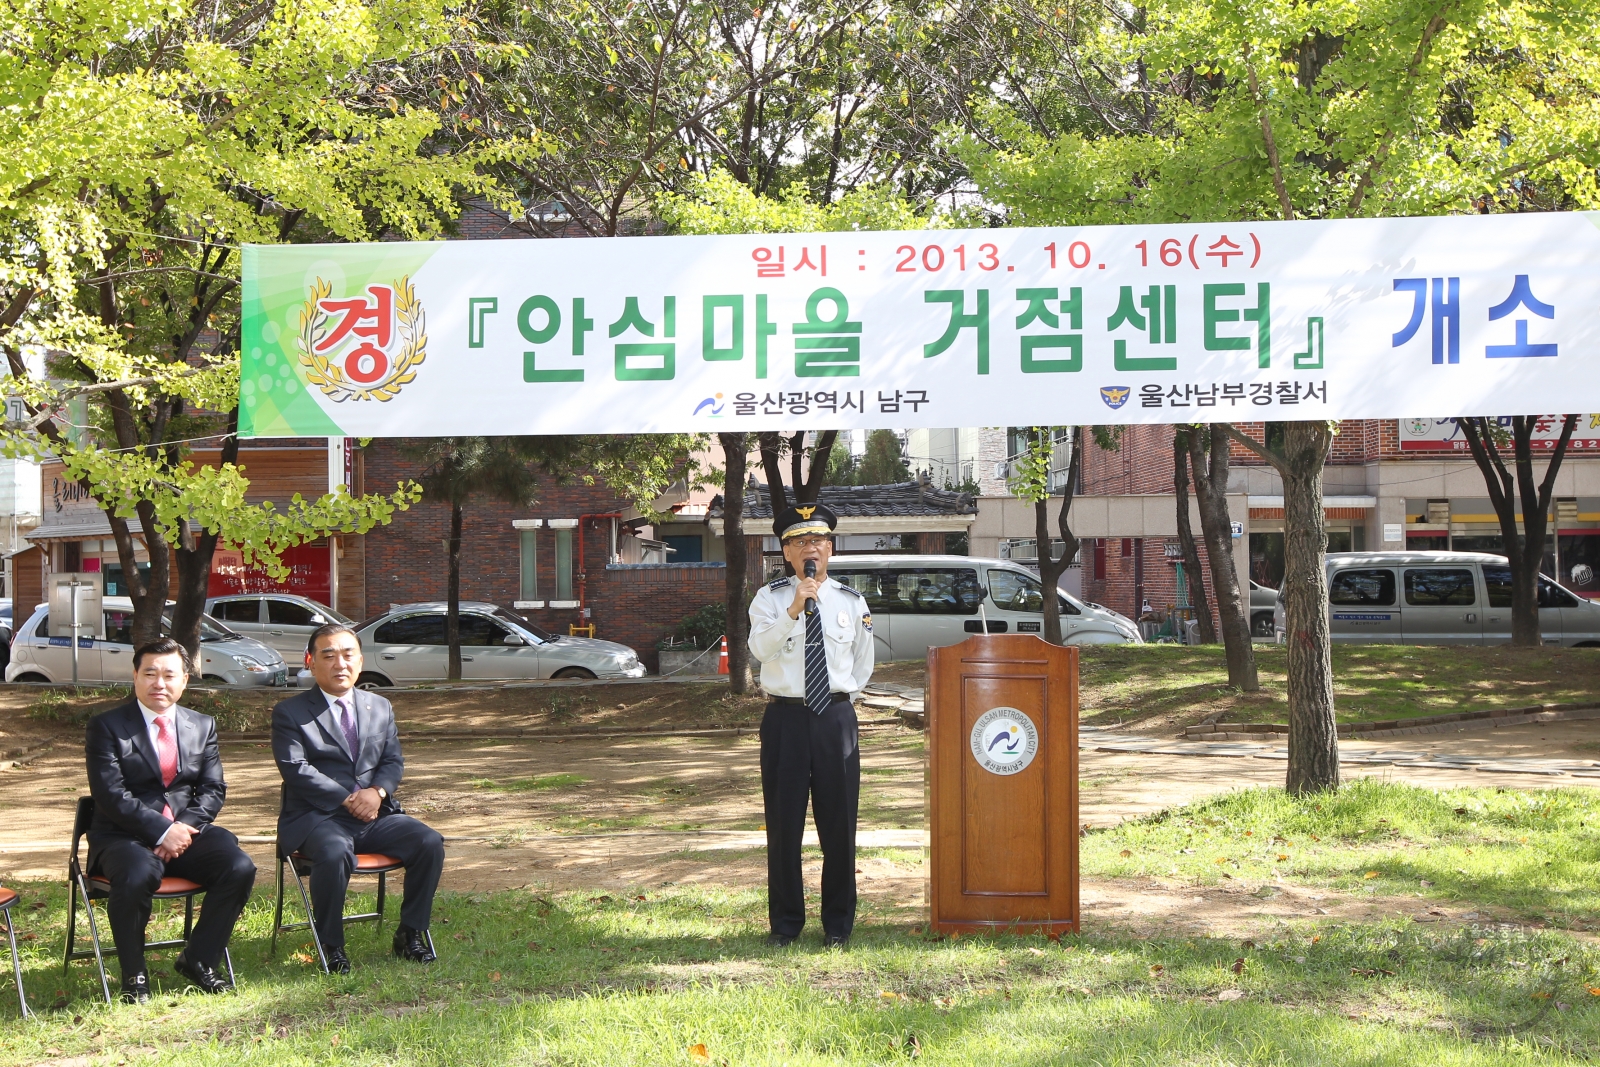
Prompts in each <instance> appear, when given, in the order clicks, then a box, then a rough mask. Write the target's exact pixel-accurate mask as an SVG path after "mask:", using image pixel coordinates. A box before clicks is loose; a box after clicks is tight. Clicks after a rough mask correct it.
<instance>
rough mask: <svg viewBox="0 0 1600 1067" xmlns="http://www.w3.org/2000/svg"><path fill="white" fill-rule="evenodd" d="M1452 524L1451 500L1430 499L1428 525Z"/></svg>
mask: <svg viewBox="0 0 1600 1067" xmlns="http://www.w3.org/2000/svg"><path fill="white" fill-rule="evenodd" d="M1449 524H1450V501H1448V500H1430V501H1428V525H1430V526H1448V525H1449Z"/></svg>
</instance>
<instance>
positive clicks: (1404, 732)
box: [1184, 704, 1600, 741]
mask: <svg viewBox="0 0 1600 1067" xmlns="http://www.w3.org/2000/svg"><path fill="white" fill-rule="evenodd" d="M1595 718H1600V704H1530V705H1528V706H1526V707H1521V708H1499V709H1495V710H1493V711H1465V712H1457V713H1455V714H1452V715H1427V716H1423V717H1421V718H1417V719H1390V720H1387V721H1385V722H1377V723H1347V724H1345V725H1343V726H1340V727H1339V736H1340V737H1341V738H1346V739H1360V738H1363V737H1413V736H1416V735H1418V734H1437V733H1447V732H1450V731H1451V730H1452V729H1454V730H1495V729H1499V728H1500V727H1502V726H1521V725H1524V724H1526V723H1533V722H1567V721H1578V720H1583V719H1595ZM1288 732H1289V727H1288V726H1287V725H1285V724H1283V723H1254V722H1252V723H1228V722H1223V723H1216V724H1214V725H1212V726H1209V727H1207V726H1204V725H1201V726H1189V727H1186V728H1185V729H1184V736H1185V738H1188V739H1194V740H1206V741H1260V740H1265V738H1267V737H1272V736H1275V735H1280V734H1287V733H1288Z"/></svg>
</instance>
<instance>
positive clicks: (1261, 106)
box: [958, 0, 1600, 792]
mask: <svg viewBox="0 0 1600 1067" xmlns="http://www.w3.org/2000/svg"><path fill="white" fill-rule="evenodd" d="M1006 13H1007V15H1008V17H1010V18H1011V19H1013V21H1014V22H1015V24H1017V25H1019V26H1021V27H1022V28H1023V30H1024V32H1030V31H1032V32H1036V33H1037V34H1038V35H1040V36H1041V38H1043V37H1049V36H1051V35H1054V37H1053V39H1054V40H1056V41H1057V43H1058V46H1059V47H1058V54H1059V62H1058V63H1057V64H1056V68H1055V69H1058V70H1070V71H1071V72H1072V75H1073V79H1072V82H1071V84H1069V85H1066V87H1065V88H1066V91H1065V94H1064V96H1065V101H1066V107H1064V108H1058V109H1057V113H1060V114H1069V113H1070V114H1072V115H1073V119H1072V122H1071V123H1070V124H1069V125H1067V126H1063V127H1058V128H1052V126H1051V124H1050V123H1049V122H1048V121H1046V119H1045V118H1043V117H1042V113H1041V112H1040V111H1039V110H1038V109H1035V108H1031V107H1029V106H1027V104H1026V102H1023V101H1018V100H1010V99H1003V98H1000V97H996V98H995V99H994V100H992V101H991V102H990V103H989V105H988V106H987V115H988V122H987V126H986V128H985V130H982V131H978V132H976V133H969V135H968V136H967V137H966V138H965V139H964V140H963V141H962V142H961V145H960V147H959V149H958V151H959V154H960V155H961V157H962V158H963V159H964V160H966V162H967V163H968V165H969V166H970V168H971V172H972V174H973V177H974V178H975V180H976V181H977V184H978V186H979V188H980V189H981V190H982V191H983V192H984V194H985V195H986V196H987V197H988V198H989V199H990V200H992V201H993V202H995V203H997V204H999V205H1001V206H1002V208H1003V209H1004V211H1005V214H1006V216H1007V218H1008V219H1009V220H1010V221H1012V222H1016V223H1029V224H1045V223H1053V224H1086V223H1127V222H1181V221H1188V220H1196V221H1199V220H1218V219H1300V218H1355V217H1369V216H1386V215H1436V214H1443V213H1450V212H1467V211H1473V212H1492V211H1505V210H1511V211H1516V210H1530V209H1532V210H1548V209H1552V208H1554V209H1571V208H1590V207H1594V206H1596V204H1597V203H1600V190H1597V188H1596V179H1595V164H1596V161H1597V159H1600V92H1597V88H1600V62H1597V58H1600V56H1597V52H1596V46H1595V43H1594V42H1595V39H1596V35H1595V30H1596V28H1597V23H1600V9H1596V8H1595V7H1594V6H1593V5H1586V4H1582V3H1577V2H1571V3H1565V2H1564V3H1558V4H1556V5H1555V6H1553V7H1552V6H1551V5H1549V4H1544V3H1531V2H1527V0H1500V2H1494V3H1491V2H1487V0H1475V2H1468V3H1461V4H1438V3H1432V2H1428V0H1350V2H1346V3H1334V4H1300V3H1293V2H1289V0H1266V2H1264V3H1256V4H1244V5H1240V4H1224V3H1215V2H1204V0H1160V2H1158V3H1155V4H1152V5H1149V6H1145V7H1139V8H1128V9H1114V8H1103V9H1096V10H1095V11H1093V12H1092V13H1091V12H1087V11H1085V10H1083V9H1074V10H1073V11H1072V12H1070V13H1069V12H1064V11H1063V9H1060V8H1054V7H1050V6H1047V5H1046V4H1043V3H1035V2H1033V0H1020V2H1011V3H1007V4H1006ZM1063 22H1065V23H1067V25H1066V26H1058V25H1056V24H1059V23H1063ZM1057 84H1062V83H1059V82H1058V83H1057ZM1335 430H1336V427H1333V426H1328V425H1324V424H1321V423H1315V424H1312V423H1290V424H1287V425H1286V429H1285V438H1284V441H1285V443H1284V447H1283V449H1282V450H1280V452H1279V453H1274V452H1272V451H1269V450H1268V449H1267V448H1266V447H1265V446H1264V444H1263V443H1262V442H1259V441H1255V440H1254V439H1252V438H1250V437H1249V436H1248V435H1246V434H1242V433H1239V432H1238V431H1237V430H1236V429H1233V428H1231V427H1230V428H1228V429H1227V431H1226V432H1228V433H1229V434H1230V435H1231V436H1232V437H1233V439H1234V440H1237V441H1238V442H1239V443H1240V444H1242V445H1244V446H1245V447H1247V448H1250V449H1251V450H1253V451H1255V452H1256V453H1257V454H1258V455H1260V456H1261V458H1262V459H1263V460H1264V461H1265V462H1267V463H1269V464H1271V465H1272V466H1273V467H1274V468H1276V469H1277V470H1278V472H1279V474H1280V475H1281V476H1282V478H1283V482H1284V496H1285V514H1286V515H1287V516H1288V518H1289V529H1290V534H1291V536H1290V539H1289V541H1288V543H1287V545H1286V552H1285V556H1286V570H1287V572H1288V573H1287V575H1286V579H1285V588H1286V589H1287V590H1288V596H1287V598H1286V610H1287V614H1288V627H1289V631H1290V637H1289V649H1290V664H1289V666H1290V671H1289V675H1290V678H1289V719H1290V734H1289V767H1288V785H1289V788H1290V790H1291V791H1294V792H1303V791H1311V790H1318V789H1326V788H1332V787H1336V786H1337V785H1338V782H1339V769H1338V742H1337V737H1336V734H1335V732H1334V725H1333V681H1332V666H1331V661H1330V658H1329V650H1328V640H1329V638H1328V624H1327V612H1326V597H1325V595H1324V592H1325V590H1324V586H1325V581H1326V578H1325V575H1324V573H1323V567H1322V556H1323V552H1324V551H1325V549H1326V536H1325V533H1324V530H1323V514H1324V512H1323V509H1322V495H1321V494H1322V479H1321V471H1322V465H1323V463H1324V462H1325V461H1326V459H1327V456H1328V454H1329V451H1330V450H1331V448H1332V442H1333V435H1334V432H1335Z"/></svg>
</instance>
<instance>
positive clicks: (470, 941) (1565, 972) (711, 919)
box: [0, 783, 1600, 1067]
mask: <svg viewBox="0 0 1600 1067" xmlns="http://www.w3.org/2000/svg"><path fill="white" fill-rule="evenodd" d="M1590 822H1594V823H1596V824H1597V826H1596V828H1595V829H1593V830H1591V829H1590V828H1589V826H1588V823H1590ZM1191 849H1192V851H1187V850H1191ZM1280 855H1283V856H1285V857H1286V858H1284V859H1282V860H1280V859H1278V856H1280ZM1083 859H1084V870H1085V872H1086V874H1089V875H1091V876H1096V877H1107V876H1120V875H1159V876H1163V877H1166V878H1169V879H1171V878H1173V877H1176V878H1177V879H1178V880H1180V881H1186V882H1188V883H1190V884H1195V885H1203V884H1207V883H1210V882H1215V881H1219V880H1222V879H1223V878H1224V876H1226V877H1227V878H1230V879H1235V880H1239V881H1244V882H1247V883H1250V884H1256V883H1260V885H1261V886H1263V887H1270V886H1272V885H1274V884H1312V885H1326V886H1329V887H1331V889H1330V891H1335V890H1343V891H1346V892H1349V891H1355V892H1361V891H1363V890H1365V889H1366V888H1375V889H1378V890H1381V891H1384V892H1388V893H1408V894H1409V893H1424V894H1427V895H1428V897H1430V898H1437V899H1441V900H1443V899H1450V900H1455V901H1473V902H1477V903H1479V904H1481V905H1482V906H1484V907H1485V908H1490V907H1492V908H1496V909H1501V910H1504V911H1509V912H1511V913H1514V914H1519V915H1526V916H1529V917H1534V916H1547V917H1550V918H1552V919H1555V920H1557V921H1559V922H1561V923H1563V924H1566V925H1569V926H1574V927H1575V926H1580V925H1588V924H1590V923H1591V922H1594V921H1597V920H1600V908H1597V906H1596V905H1597V903H1600V901H1597V890H1596V889H1595V888H1594V887H1595V886H1596V885H1597V884H1600V797H1596V796H1594V795H1593V794H1589V793H1582V792H1578V791H1563V790H1554V791H1540V792H1538V793H1530V794H1522V793H1515V792H1499V791H1496V790H1493V789H1473V790H1456V791H1449V792H1442V793H1433V792H1430V791H1427V790H1421V789H1415V788H1411V787H1404V786H1394V785H1384V784H1381V783H1359V784H1358V785H1356V786H1353V787H1351V788H1349V789H1347V790H1346V791H1344V792H1343V793H1341V794H1339V795H1338V796H1337V797H1324V798H1322V799H1320V800H1307V801H1295V800H1290V799H1288V798H1286V797H1284V796H1283V795H1282V794H1281V793H1279V792H1276V791H1251V792H1245V793H1237V794H1232V795H1229V796H1226V797H1222V798H1218V799H1215V800H1212V801H1209V802H1207V803H1204V804H1197V805H1192V806H1190V807H1187V808H1183V809H1178V810H1175V811H1171V812H1166V813H1162V814H1161V815H1160V816H1156V817H1153V818H1151V819H1148V820H1144V821H1141V822H1138V823H1132V824H1127V825H1125V826H1123V827H1121V828H1118V829H1116V830H1111V831H1105V832H1099V833H1092V834H1090V835H1089V836H1088V837H1087V838H1086V839H1085V842H1084V851H1083ZM1218 859H1222V861H1223V862H1221V863H1218V862H1217V860H1218ZM714 863H715V860H708V866H709V865H711V864H714ZM1458 868H1459V871H1460V872H1462V873H1455V872H1457V869H1458ZM1174 872H1175V873H1174ZM1369 872H1375V876H1374V877H1371V878H1369V877H1368V873H1369ZM1429 882H1431V883H1432V884H1431V885H1428V884H1427V883H1429ZM19 888H21V889H22V890H23V892H24V903H23V905H22V906H21V908H20V909H19V913H18V925H19V927H20V928H21V929H23V931H24V932H25V933H31V934H34V935H36V937H37V940H35V941H29V942H27V943H26V949H27V952H28V962H27V980H28V984H29V987H30V988H31V989H32V990H33V992H34V994H35V996H34V999H35V1001H36V1003H37V1004H38V1005H39V1006H40V1007H41V1008H48V1007H49V1006H50V1005H51V1004H52V1003H55V1002H57V1001H58V1000H59V1001H60V1002H61V1007H60V1008H59V1009H58V1010H46V1011H44V1012H43V1013H42V1015H41V1018H40V1019H39V1020H38V1021H37V1022H33V1023H27V1024H22V1023H19V1022H17V1021H16V1018H15V1008H14V1007H10V1008H7V1006H6V1004H5V1001H4V998H3V995H0V1012H3V1013H4V1014H3V1016H0V1017H4V1018H5V1019H6V1020H7V1021H6V1022H5V1023H4V1024H3V1025H0V1061H3V1062H6V1063H37V1062H41V1061H51V1060H54V1061H56V1062H58V1063H72V1064H74V1065H78V1064H84V1065H87V1064H96V1063H107V1064H116V1063H124V1062H125V1063H130V1064H134V1063H146V1062H148V1063H156V1062H159V1063H162V1064H212V1063H216V1064H236V1063H270V1064H275V1065H276V1064H300V1063H340V1064H430V1065H432V1064H439V1065H451V1067H456V1065H466V1064H479V1063H491V1062H493V1063H506V1064H529V1065H533V1064H549V1065H590V1064H593V1065H608V1067H609V1065H617V1064H651V1065H656V1064H697V1063H711V1064H729V1065H733V1064H740V1065H743V1064H889V1063H899V1062H903V1061H907V1060H910V1059H920V1060H922V1061H924V1062H927V1063H930V1064H1005V1065H1010V1064H1016V1065H1028V1067H1033V1065H1043V1064H1080V1063H1081V1064H1105V1065H1130V1067H1131V1065H1140V1067H1144V1065H1153V1064H1162V1065H1165V1064H1194V1065H1199V1064H1207V1065H1212V1064H1217V1065H1234V1064H1237V1065H1246V1064H1248V1065H1256V1064H1260V1065H1263V1067H1265V1065H1280V1064H1328V1065H1334V1064H1337V1065H1341V1067H1343V1065H1347V1064H1359V1065H1363V1067H1368V1065H1370V1067H1380V1065H1395V1067H1402V1065H1403V1067H1411V1065H1414V1064H1428V1065H1432V1064H1450V1065H1454V1064H1462V1065H1465V1064H1473V1065H1477V1064H1565V1063H1584V1062H1592V1061H1593V1059H1594V1058H1595V1057H1596V1056H1597V1055H1600V949H1597V948H1596V947H1595V945H1594V944H1593V943H1592V942H1591V941H1589V940H1588V939H1585V938H1582V937H1581V936H1579V935H1575V934H1573V933H1571V932H1567V931H1563V930H1556V929H1548V928H1547V929H1533V928H1530V927H1529V926H1528V925H1527V924H1525V923H1519V922H1491V921H1487V920H1484V921H1479V922H1474V923H1470V924H1467V925H1433V924H1420V923H1414V922H1411V921H1410V920H1409V919H1406V920H1403V921H1402V920H1400V919H1386V920H1381V921H1370V922H1368V921H1363V922H1353V921H1340V922H1334V921H1331V920H1323V919H1319V920H1317V921H1298V920H1297V921H1292V922H1281V923H1278V924H1276V925H1275V926H1272V927H1270V928H1268V929H1267V930H1266V932H1264V933H1261V934H1258V935H1256V936H1254V937H1253V938H1252V939H1251V940H1250V941H1239V940H1233V939H1225V938H1220V937H1218V938H1207V937H1195V936H1183V935H1179V934H1177V933H1176V932H1174V933H1173V934H1171V935H1170V936H1161V935H1160V934H1159V933H1158V934H1157V935H1156V936H1148V937H1139V936H1135V935H1134V934H1132V933H1131V932H1129V931H1127V930H1122V929H1119V928H1116V927H1113V926H1109V925H1105V924H1100V925H1097V926H1095V925H1092V926H1091V928H1090V929H1089V931H1088V932H1087V933H1086V934H1084V935H1083V936H1081V937H1076V938H1066V939H1064V940H1063V941H1061V942H1059V943H1052V942H1050V941H1047V940H1044V939H1042V938H1032V937H995V938H961V939H944V940H940V939H935V938H932V937H929V936H927V935H926V934H925V933H924V932H923V931H922V930H921V927H920V925H919V923H918V922H917V920H916V918H915V916H914V915H913V914H910V913H908V912H905V911H903V910H892V909H886V910H880V911H869V912H867V913H864V914H863V915H862V916H861V920H860V924H859V926H858V928H857V936H856V939H855V944H854V946H853V948H852V950H851V951H849V952H844V953H841V952H832V951H825V950H823V949H821V947H820V944H819V941H818V937H817V934H816V932H815V930H810V931H808V935H807V937H806V938H803V939H802V941H801V942H800V943H799V944H797V945H796V946H795V947H793V948H791V949H787V950H770V949H767V948H765V947H764V946H763V945H762V935H763V934H764V932H765V930H764V926H765V922H764V912H765V902H764V895H763V894H762V893H760V892H757V891H747V890H729V889H718V888H715V887H703V886H702V887H696V886H687V885H655V886H641V887H639V888H637V889H636V890H633V891H630V892H628V893H622V892H619V891H611V892H608V893H603V894H595V893H568V894H560V895H551V894H546V893H542V892H539V891H536V890H518V891H509V892H503V893H495V894H480V895H472V896H469V895H459V894H458V895H452V896H448V897H444V898H442V899H441V902H440V906H439V909H438V913H437V914H436V917H435V926H434V933H435V937H436V939H437V941H438V943H439V948H440V951H441V954H442V958H441V960H440V962H439V963H438V964H436V965H434V966H433V967H432V968H428V969H421V968H417V967H414V966H411V965H402V964H400V963H397V962H394V961H392V960H390V959H388V958H386V951H385V950H386V947H387V939H386V938H383V939H380V938H379V937H378V936H376V935H375V932H374V931H373V930H372V928H371V927H370V926H363V927H353V928H352V930H351V935H350V945H351V948H352V953H351V954H352V956H353V958H354V960H355V964H356V967H357V970H356V972H355V973H354V974H353V975H351V976H349V977H347V978H334V979H327V978H323V977H321V976H319V975H318V974H316V973H315V972H314V969H313V967H312V965H311V962H310V956H309V954H307V953H306V952H305V951H304V950H303V949H301V948H299V947H298V942H294V943H291V945H290V946H289V948H288V949H287V950H286V951H284V952H283V953H282V955H281V957H280V959H279V960H277V961H276V962H271V961H268V960H266V958H265V950H266V941H267V936H268V909H269V908H270V904H271V901H270V899H267V898H266V897H265V896H263V897H261V898H258V899H257V900H255V901H254V902H253V903H252V906H251V909H250V911H249V913H248V915H247V919H246V922H245V924H244V927H243V928H242V929H241V930H240V932H239V933H238V934H237V935H236V937H235V948H236V950H237V951H236V953H235V962H236V965H237V966H238V967H239V970H240V973H241V980H242V981H241V987H240V991H239V993H238V994H236V995H233V996H228V997H217V998H207V997H201V996H198V995H193V996H187V995H175V994H173V993H171V992H163V993H162V994H161V995H159V996H158V997H157V998H156V999H155V1000H154V1001H153V1002H152V1003H151V1004H150V1005H148V1006H145V1007H141V1008H129V1007H118V1008H115V1009H107V1008H105V1007H103V1006H99V1005H96V1004H95V1002H94V1000H93V999H92V984H91V982H90V980H89V973H90V971H89V968H88V967H86V966H84V965H75V969H74V975H73V977H72V978H71V979H70V980H67V981H65V982H64V981H63V980H62V978H61V969H60V962H59V954H58V953H59V946H60V938H61V935H62V932H63V925H64V919H65V914H64V903H65V897H64V890H63V889H62V888H61V887H60V886H59V885H55V884H44V883H39V884H29V885H24V886H19ZM40 903H42V905H43V906H42V907H34V905H35V904H40ZM1419 905H1420V902H1419ZM385 932H386V931H385ZM154 966H155V970H156V971H157V972H158V974H157V984H158V987H162V988H165V989H169V990H170V989H172V988H174V985H173V983H172V980H171V977H170V974H161V973H159V972H162V971H165V970H167V968H168V966H169V964H168V963H167V962H166V961H162V962H158V963H156V964H155V965H154ZM9 993H10V990H9V988H5V989H3V990H0V994H9Z"/></svg>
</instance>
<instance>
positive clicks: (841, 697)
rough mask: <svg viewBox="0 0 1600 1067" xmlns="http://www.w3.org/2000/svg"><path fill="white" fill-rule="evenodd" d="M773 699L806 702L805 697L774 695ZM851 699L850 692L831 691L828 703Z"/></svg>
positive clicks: (781, 701) (787, 702)
mask: <svg viewBox="0 0 1600 1067" xmlns="http://www.w3.org/2000/svg"><path fill="white" fill-rule="evenodd" d="M771 699H772V702H773V703H774V704H804V703H805V702H806V698H805V697H779V696H775V697H772V698H771ZM849 699H850V694H848V693H829V694H828V703H830V704H831V703H833V702H834V701H836V700H849Z"/></svg>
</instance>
